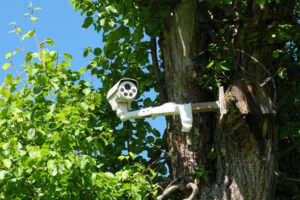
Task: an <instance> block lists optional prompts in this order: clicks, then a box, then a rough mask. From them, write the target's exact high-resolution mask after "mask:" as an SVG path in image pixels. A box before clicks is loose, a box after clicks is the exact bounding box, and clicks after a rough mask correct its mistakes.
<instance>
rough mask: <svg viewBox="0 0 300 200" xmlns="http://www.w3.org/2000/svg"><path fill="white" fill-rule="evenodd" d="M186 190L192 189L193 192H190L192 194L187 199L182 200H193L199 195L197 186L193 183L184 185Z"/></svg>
mask: <svg viewBox="0 0 300 200" xmlns="http://www.w3.org/2000/svg"><path fill="white" fill-rule="evenodd" d="M186 188H187V189H192V190H193V192H192V194H191V195H190V196H189V197H188V198H187V199H183V200H194V199H195V198H196V196H197V194H198V193H199V188H198V186H197V185H196V184H195V183H192V182H191V183H188V184H187V185H186Z"/></svg>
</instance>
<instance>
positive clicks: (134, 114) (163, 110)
mask: <svg viewBox="0 0 300 200" xmlns="http://www.w3.org/2000/svg"><path fill="white" fill-rule="evenodd" d="M193 112H220V119H221V120H222V118H223V116H224V115H225V114H226V113H227V110H226V106H225V95H224V89H223V87H219V100H218V101H211V102H204V103H193V104H190V103H189V104H176V103H165V104H163V105H161V106H158V107H153V108H152V107H150V108H144V109H141V110H136V111H131V112H127V109H120V110H119V112H118V117H119V118H120V119H121V120H122V121H126V120H128V119H138V118H147V117H152V118H155V117H157V116H165V115H178V114H179V115H180V119H181V124H182V130H181V131H183V132H189V131H190V130H191V128H192V124H193Z"/></svg>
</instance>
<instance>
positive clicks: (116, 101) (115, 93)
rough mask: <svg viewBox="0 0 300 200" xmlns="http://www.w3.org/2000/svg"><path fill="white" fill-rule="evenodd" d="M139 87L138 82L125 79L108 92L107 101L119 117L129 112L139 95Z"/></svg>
mask: <svg viewBox="0 0 300 200" xmlns="http://www.w3.org/2000/svg"><path fill="white" fill-rule="evenodd" d="M137 86H138V85H137V81H136V80H134V79H131V78H123V79H121V80H120V81H119V82H117V83H116V84H115V85H114V86H113V87H112V88H111V89H110V90H109V91H108V93H107V99H108V101H109V104H110V106H111V107H112V109H113V110H114V111H116V112H117V116H120V115H121V114H124V113H127V112H128V110H129V109H130V107H131V102H132V101H133V100H134V98H135V97H136V95H137Z"/></svg>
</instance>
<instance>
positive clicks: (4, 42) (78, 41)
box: [0, 0, 166, 133]
mask: <svg viewBox="0 0 300 200" xmlns="http://www.w3.org/2000/svg"><path fill="white" fill-rule="evenodd" d="M32 3H33V7H40V8H42V10H37V11H35V13H34V15H35V16H36V17H38V18H39V21H37V22H36V33H37V38H38V40H39V42H41V41H43V40H45V39H46V38H51V39H53V40H54V42H55V43H54V45H55V47H54V48H53V50H55V51H57V52H58V54H60V55H61V54H63V53H64V52H66V53H69V54H71V55H72V56H73V61H72V65H73V66H72V68H73V69H74V70H79V69H80V68H82V67H85V66H87V64H88V63H89V59H90V58H91V57H88V58H84V57H83V50H84V49H85V48H87V47H88V46H91V47H92V48H95V47H102V46H103V43H102V42H101V40H102V39H101V35H100V34H98V33H97V32H96V31H94V30H93V29H92V28H89V29H85V30H84V29H82V27H81V25H82V23H83V20H84V18H83V17H82V16H80V12H75V11H74V10H73V8H72V5H70V4H69V1H68V0H48V1H46V0H43V1H38V0H32ZM28 5H29V0H28V1H27V0H9V1H4V2H2V10H1V12H0V27H1V28H0V47H1V48H0V85H1V84H2V82H3V81H4V78H5V76H6V75H7V74H8V73H11V74H13V75H14V77H16V76H17V75H16V72H15V71H14V69H13V68H11V67H10V68H9V69H7V70H6V71H2V70H1V68H2V65H3V64H4V63H6V62H7V60H6V59H5V54H6V53H8V52H13V51H14V50H15V49H16V48H20V49H21V48H22V45H21V43H20V41H19V40H18V38H17V36H16V34H15V33H8V32H9V31H11V30H13V29H14V27H13V26H12V25H9V23H10V22H16V24H17V26H18V27H20V28H21V29H22V34H24V33H27V32H28V31H29V30H32V23H31V20H30V18H29V17H26V18H25V17H24V14H25V13H27V12H29V10H28ZM24 45H25V48H26V50H27V51H36V44H35V42H34V40H33V38H26V39H25V40H24ZM13 62H14V65H15V66H16V67H17V68H18V69H19V70H20V71H19V72H21V70H22V68H19V67H18V66H19V65H21V64H23V62H24V53H23V52H21V51H19V52H18V54H16V56H15V57H14V59H13ZM85 79H86V80H87V81H89V80H90V77H89V75H85ZM151 95H152V96H153V95H154V94H150V96H151ZM149 121H150V124H151V125H152V126H153V127H155V128H156V129H158V130H159V131H160V132H161V133H162V132H163V130H164V129H165V127H166V123H165V120H164V118H163V117H158V118H156V119H155V120H152V119H149Z"/></svg>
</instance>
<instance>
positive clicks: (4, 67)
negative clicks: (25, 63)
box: [2, 63, 11, 71]
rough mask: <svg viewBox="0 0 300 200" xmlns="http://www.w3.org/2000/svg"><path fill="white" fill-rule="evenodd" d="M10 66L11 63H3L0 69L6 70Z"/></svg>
mask: <svg viewBox="0 0 300 200" xmlns="http://www.w3.org/2000/svg"><path fill="white" fill-rule="evenodd" d="M10 66H11V63H4V65H3V66H2V70H3V71H4V70H7V69H8V68H9V67H10Z"/></svg>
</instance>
